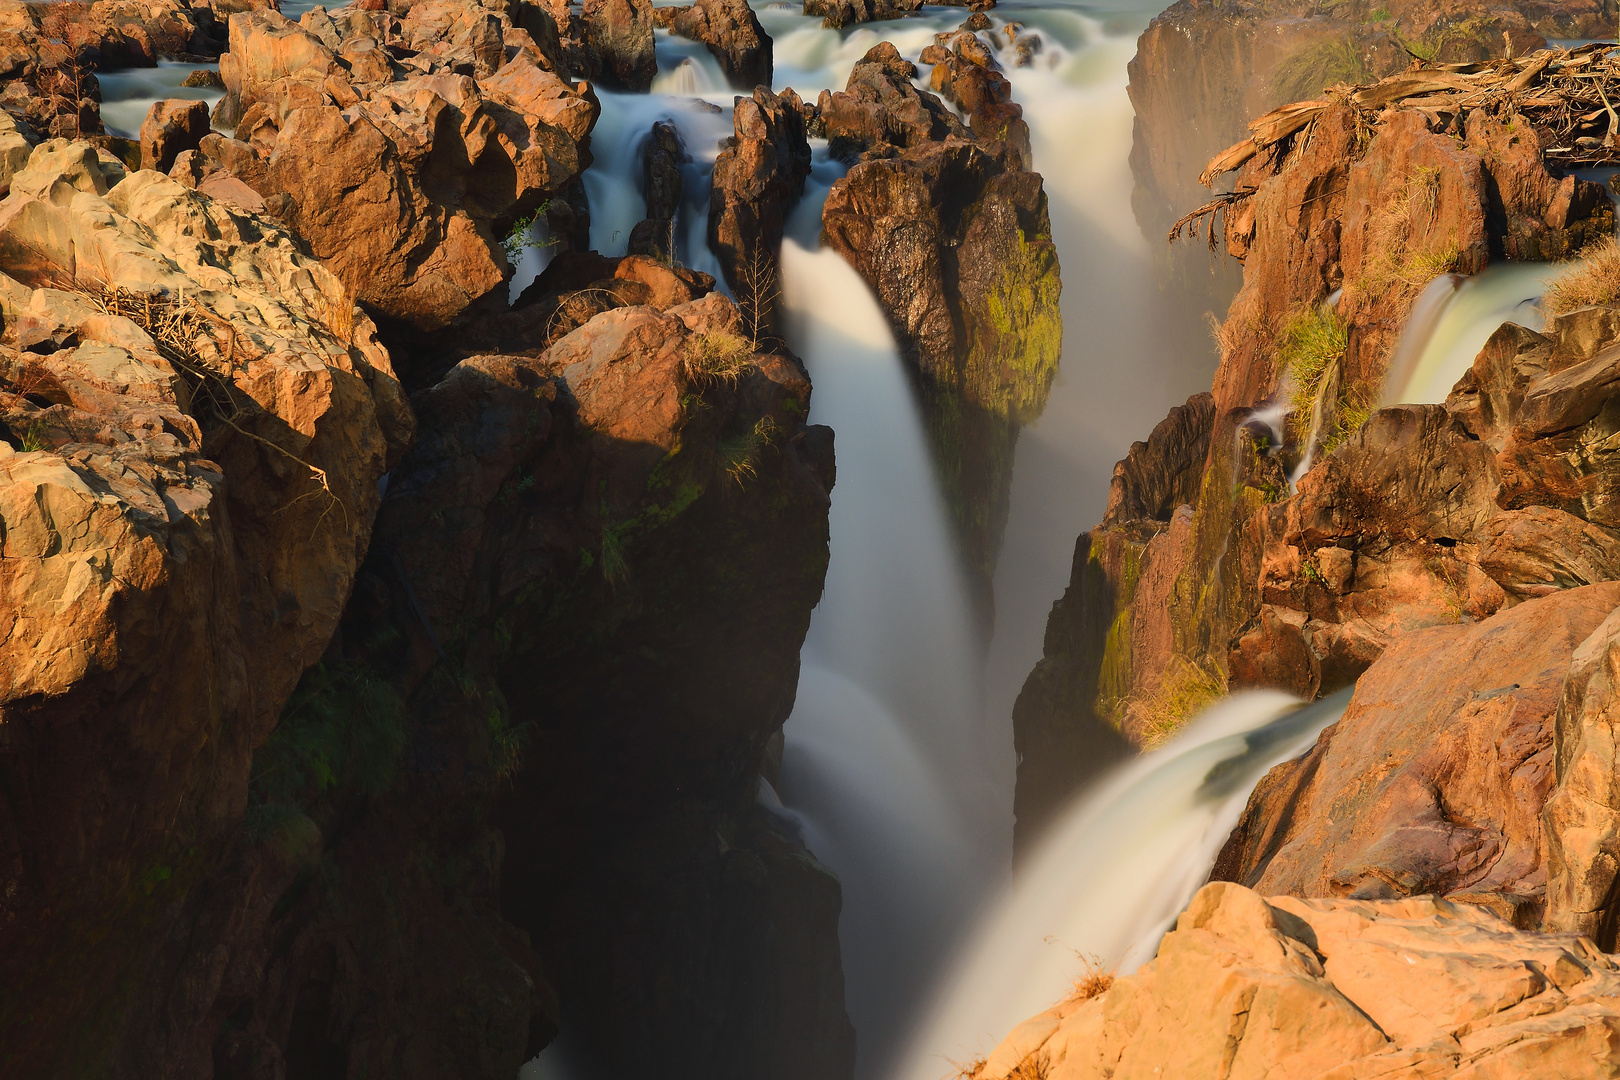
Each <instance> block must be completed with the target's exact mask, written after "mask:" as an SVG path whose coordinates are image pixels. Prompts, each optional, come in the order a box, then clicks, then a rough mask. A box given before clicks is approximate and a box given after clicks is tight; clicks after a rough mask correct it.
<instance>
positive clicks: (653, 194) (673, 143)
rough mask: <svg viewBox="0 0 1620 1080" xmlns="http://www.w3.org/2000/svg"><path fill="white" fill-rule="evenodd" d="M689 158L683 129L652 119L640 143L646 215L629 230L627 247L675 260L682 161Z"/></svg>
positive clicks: (642, 252) (634, 250)
mask: <svg viewBox="0 0 1620 1080" xmlns="http://www.w3.org/2000/svg"><path fill="white" fill-rule="evenodd" d="M688 160H690V158H689V156H688V155H687V153H686V145H685V144H684V143H683V142H682V141H681V133H680V130H679V129H678V128H676V127H675V125H674V124H672V123H669V122H667V121H664V120H656V121H654V122H653V126H652V130H650V131H649V132H647V137H646V138H645V139H643V140H642V144H641V193H642V198H643V199H645V200H646V204H647V216H646V217H645V218H643V219H642V220H641V221H639V222H637V223H636V226H635V228H634V229H632V230H631V231H630V242H629V245H628V246H627V248H626V250H627V251H628V252H629V253H630V254H632V255H650V256H652V257H654V258H660V259H663V260H664V261H665V262H673V261H674V256H675V247H676V244H675V232H674V230H675V215H676V214H678V213H679V212H680V209H681V194H682V192H681V162H683V161H688Z"/></svg>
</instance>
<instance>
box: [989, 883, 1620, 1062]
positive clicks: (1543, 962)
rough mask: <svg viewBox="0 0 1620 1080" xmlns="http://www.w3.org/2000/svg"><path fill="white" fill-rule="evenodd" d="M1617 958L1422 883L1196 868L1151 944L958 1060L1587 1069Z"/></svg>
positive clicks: (1618, 1007) (1609, 1031)
mask: <svg viewBox="0 0 1620 1080" xmlns="http://www.w3.org/2000/svg"><path fill="white" fill-rule="evenodd" d="M1616 1068H1620V967H1616V965H1615V963H1614V961H1613V959H1612V958H1611V957H1609V956H1607V955H1605V954H1603V953H1602V952H1600V951H1599V950H1598V949H1597V948H1596V947H1595V946H1594V945H1593V943H1592V942H1591V941H1590V940H1589V939H1587V938H1584V937H1579V936H1576V935H1574V934H1534V933H1524V932H1522V931H1516V930H1514V929H1513V927H1512V926H1511V925H1510V924H1508V923H1506V922H1504V921H1502V920H1500V919H1497V918H1495V917H1493V916H1491V915H1489V914H1487V913H1485V912H1483V911H1481V910H1479V909H1477V908H1472V907H1470V906H1469V905H1466V904H1454V903H1450V902H1448V901H1445V900H1437V899H1435V898H1433V897H1421V898H1415V899H1410V900H1400V901H1384V902H1373V901H1357V900H1299V899H1295V898H1294V897H1291V896H1273V897H1270V898H1265V899H1263V898H1262V897H1261V896H1259V895H1257V894H1256V893H1253V892H1250V891H1249V890H1247V889H1245V888H1242V887H1241V886H1237V885H1231V884H1227V883H1217V884H1211V885H1206V886H1205V887H1204V888H1203V889H1202V890H1201V891H1200V892H1199V893H1198V895H1197V896H1196V897H1194V898H1193V901H1192V903H1191V904H1190V905H1189V906H1188V908H1187V910H1186V911H1185V912H1183V913H1182V915H1181V918H1180V919H1179V920H1178V921H1177V923H1176V928H1175V930H1173V931H1172V932H1171V933H1169V934H1167V935H1166V936H1165V939H1164V943H1163V944H1162V945H1161V946H1160V948H1159V955H1158V958H1157V959H1156V960H1154V961H1152V962H1151V963H1148V964H1146V965H1144V966H1143V967H1142V969H1141V970H1140V971H1138V972H1136V973H1135V974H1132V975H1129V976H1126V977H1124V978H1119V979H1116V980H1114V982H1113V985H1112V986H1111V987H1110V988H1109V989H1107V990H1106V991H1104V992H1103V993H1101V994H1100V995H1097V996H1094V997H1091V998H1089V999H1080V998H1076V999H1071V1000H1069V1001H1066V1002H1064V1003H1062V1004H1059V1005H1058V1006H1056V1007H1054V1008H1053V1009H1051V1010H1049V1011H1048V1012H1045V1013H1043V1014H1041V1015H1040V1016H1038V1017H1035V1018H1033V1019H1031V1020H1029V1021H1027V1022H1026V1023H1024V1024H1022V1025H1020V1026H1019V1027H1018V1028H1017V1029H1015V1030H1014V1032H1013V1033H1012V1034H1011V1035H1010V1036H1008V1038H1007V1040H1006V1041H1005V1042H1004V1043H1002V1044H1001V1046H999V1047H998V1048H997V1049H996V1051H995V1052H994V1053H993V1054H992V1055H991V1056H990V1058H989V1059H988V1060H987V1061H986V1062H984V1063H983V1064H982V1065H980V1066H979V1067H978V1068H977V1069H975V1071H974V1072H973V1073H972V1075H973V1076H974V1077H975V1078H976V1080H1003V1078H1007V1077H1025V1076H1032V1075H1034V1076H1046V1077H1049V1078H1051V1080H1071V1078H1073V1080H1080V1078H1089V1077H1098V1078H1101V1077H1113V1078H1115V1080H1126V1078H1137V1077H1140V1078H1143V1080H1146V1078H1148V1077H1169V1078H1175V1077H1187V1078H1191V1077H1207V1076H1232V1077H1244V1076H1256V1077H1258V1076H1275V1075H1279V1070H1283V1072H1282V1073H1281V1074H1282V1075H1290V1076H1314V1077H1323V1078H1329V1077H1331V1078H1333V1080H1352V1078H1360V1077H1367V1078H1370V1077H1375V1076H1423V1077H1451V1076H1456V1077H1471V1078H1472V1077H1479V1078H1484V1077H1501V1078H1503V1080H1507V1078H1508V1077H1522V1076H1570V1077H1575V1076H1605V1075H1609V1074H1610V1073H1612V1072H1613V1071H1614V1070H1615V1069H1616Z"/></svg>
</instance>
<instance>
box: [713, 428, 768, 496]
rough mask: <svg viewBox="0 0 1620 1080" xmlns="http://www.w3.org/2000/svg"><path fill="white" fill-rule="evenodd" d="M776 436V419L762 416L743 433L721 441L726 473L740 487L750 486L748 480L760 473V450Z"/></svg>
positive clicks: (720, 447)
mask: <svg viewBox="0 0 1620 1080" xmlns="http://www.w3.org/2000/svg"><path fill="white" fill-rule="evenodd" d="M775 436H776V421H775V420H773V419H771V418H770V417H769V416H762V417H760V418H759V419H758V420H757V421H756V422H755V423H754V426H753V427H752V428H750V429H749V430H747V431H745V432H743V433H742V434H741V435H738V436H735V437H734V438H730V439H724V440H722V441H721V442H720V445H719V447H718V449H719V451H720V461H721V463H722V465H723V466H724V468H725V470H726V475H727V476H729V477H731V479H732V481H733V482H734V483H736V485H737V486H738V487H746V486H748V481H750V480H752V479H754V478H755V477H756V476H758V475H759V472H758V469H757V466H758V463H759V452H760V451H761V450H763V449H764V448H765V447H767V446H769V445H770V443H771V440H772V439H773V438H775Z"/></svg>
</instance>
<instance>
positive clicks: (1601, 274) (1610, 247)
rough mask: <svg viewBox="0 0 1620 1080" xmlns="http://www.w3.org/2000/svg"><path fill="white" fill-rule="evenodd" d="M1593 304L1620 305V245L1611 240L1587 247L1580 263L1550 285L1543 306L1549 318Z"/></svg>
mask: <svg viewBox="0 0 1620 1080" xmlns="http://www.w3.org/2000/svg"><path fill="white" fill-rule="evenodd" d="M1593 304H1601V305H1610V304H1620V242H1617V241H1616V240H1615V238H1614V237H1612V236H1605V237H1604V238H1603V239H1601V240H1598V241H1596V242H1595V243H1591V244H1588V245H1587V246H1586V247H1585V248H1584V249H1583V250H1582V251H1581V254H1580V256H1579V259H1578V260H1577V261H1574V262H1572V263H1571V264H1570V268H1569V269H1568V270H1565V271H1564V272H1563V273H1562V274H1559V275H1558V276H1557V277H1556V278H1554V279H1553V280H1552V282H1551V283H1549V284H1548V286H1547V293H1546V296H1545V297H1544V298H1543V300H1542V302H1541V305H1542V307H1543V308H1545V309H1546V312H1547V314H1548V315H1562V314H1564V313H1565V312H1568V311H1574V310H1575V309H1576V308H1583V307H1587V306H1589V305H1593Z"/></svg>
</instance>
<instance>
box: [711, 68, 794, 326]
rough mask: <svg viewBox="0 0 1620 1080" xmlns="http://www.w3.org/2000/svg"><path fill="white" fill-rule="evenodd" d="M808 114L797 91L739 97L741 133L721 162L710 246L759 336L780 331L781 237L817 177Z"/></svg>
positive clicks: (736, 119)
mask: <svg viewBox="0 0 1620 1080" xmlns="http://www.w3.org/2000/svg"><path fill="white" fill-rule="evenodd" d="M802 109H803V103H802V102H801V101H800V100H799V96H798V95H797V94H795V93H794V92H793V91H792V90H791V89H789V90H784V91H783V92H782V93H781V95H780V96H778V95H776V94H773V93H771V91H770V90H769V89H767V88H766V87H764V86H760V87H756V88H755V90H754V92H753V95H752V96H751V97H739V98H737V103H736V108H735V110H734V111H733V113H732V121H733V130H734V132H735V133H734V134H733V135H732V136H731V137H730V138H729V139H727V140H726V144H725V146H724V147H722V149H721V151H720V155H719V156H718V157H717V158H716V159H715V163H714V173H713V180H712V182H711V186H710V189H709V247H710V249H711V250H712V251H714V253H715V256H716V257H717V258H718V259H719V260H720V266H721V268H722V270H723V271H724V273H725V275H726V282H727V283H728V284H729V285H730V286H731V289H732V293H733V295H734V296H736V297H737V300H738V303H739V304H741V305H742V308H743V312H744V317H745V319H746V320H747V321H748V324H749V332H750V333H752V334H753V335H755V336H756V337H757V336H759V335H760V334H761V333H771V332H774V331H775V329H776V302H777V298H778V294H779V292H780V288H779V286H778V283H777V258H778V254H779V252H780V251H781V248H782V234H783V230H784V229H785V227H786V222H787V215H788V212H789V211H790V210H791V209H792V208H793V205H794V204H795V203H796V202H798V200H799V197H800V196H801V195H803V194H804V182H805V179H806V178H807V177H808V176H809V175H810V143H809V140H808V139H807V138H806V135H805V124H804V116H803V111H802Z"/></svg>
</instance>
